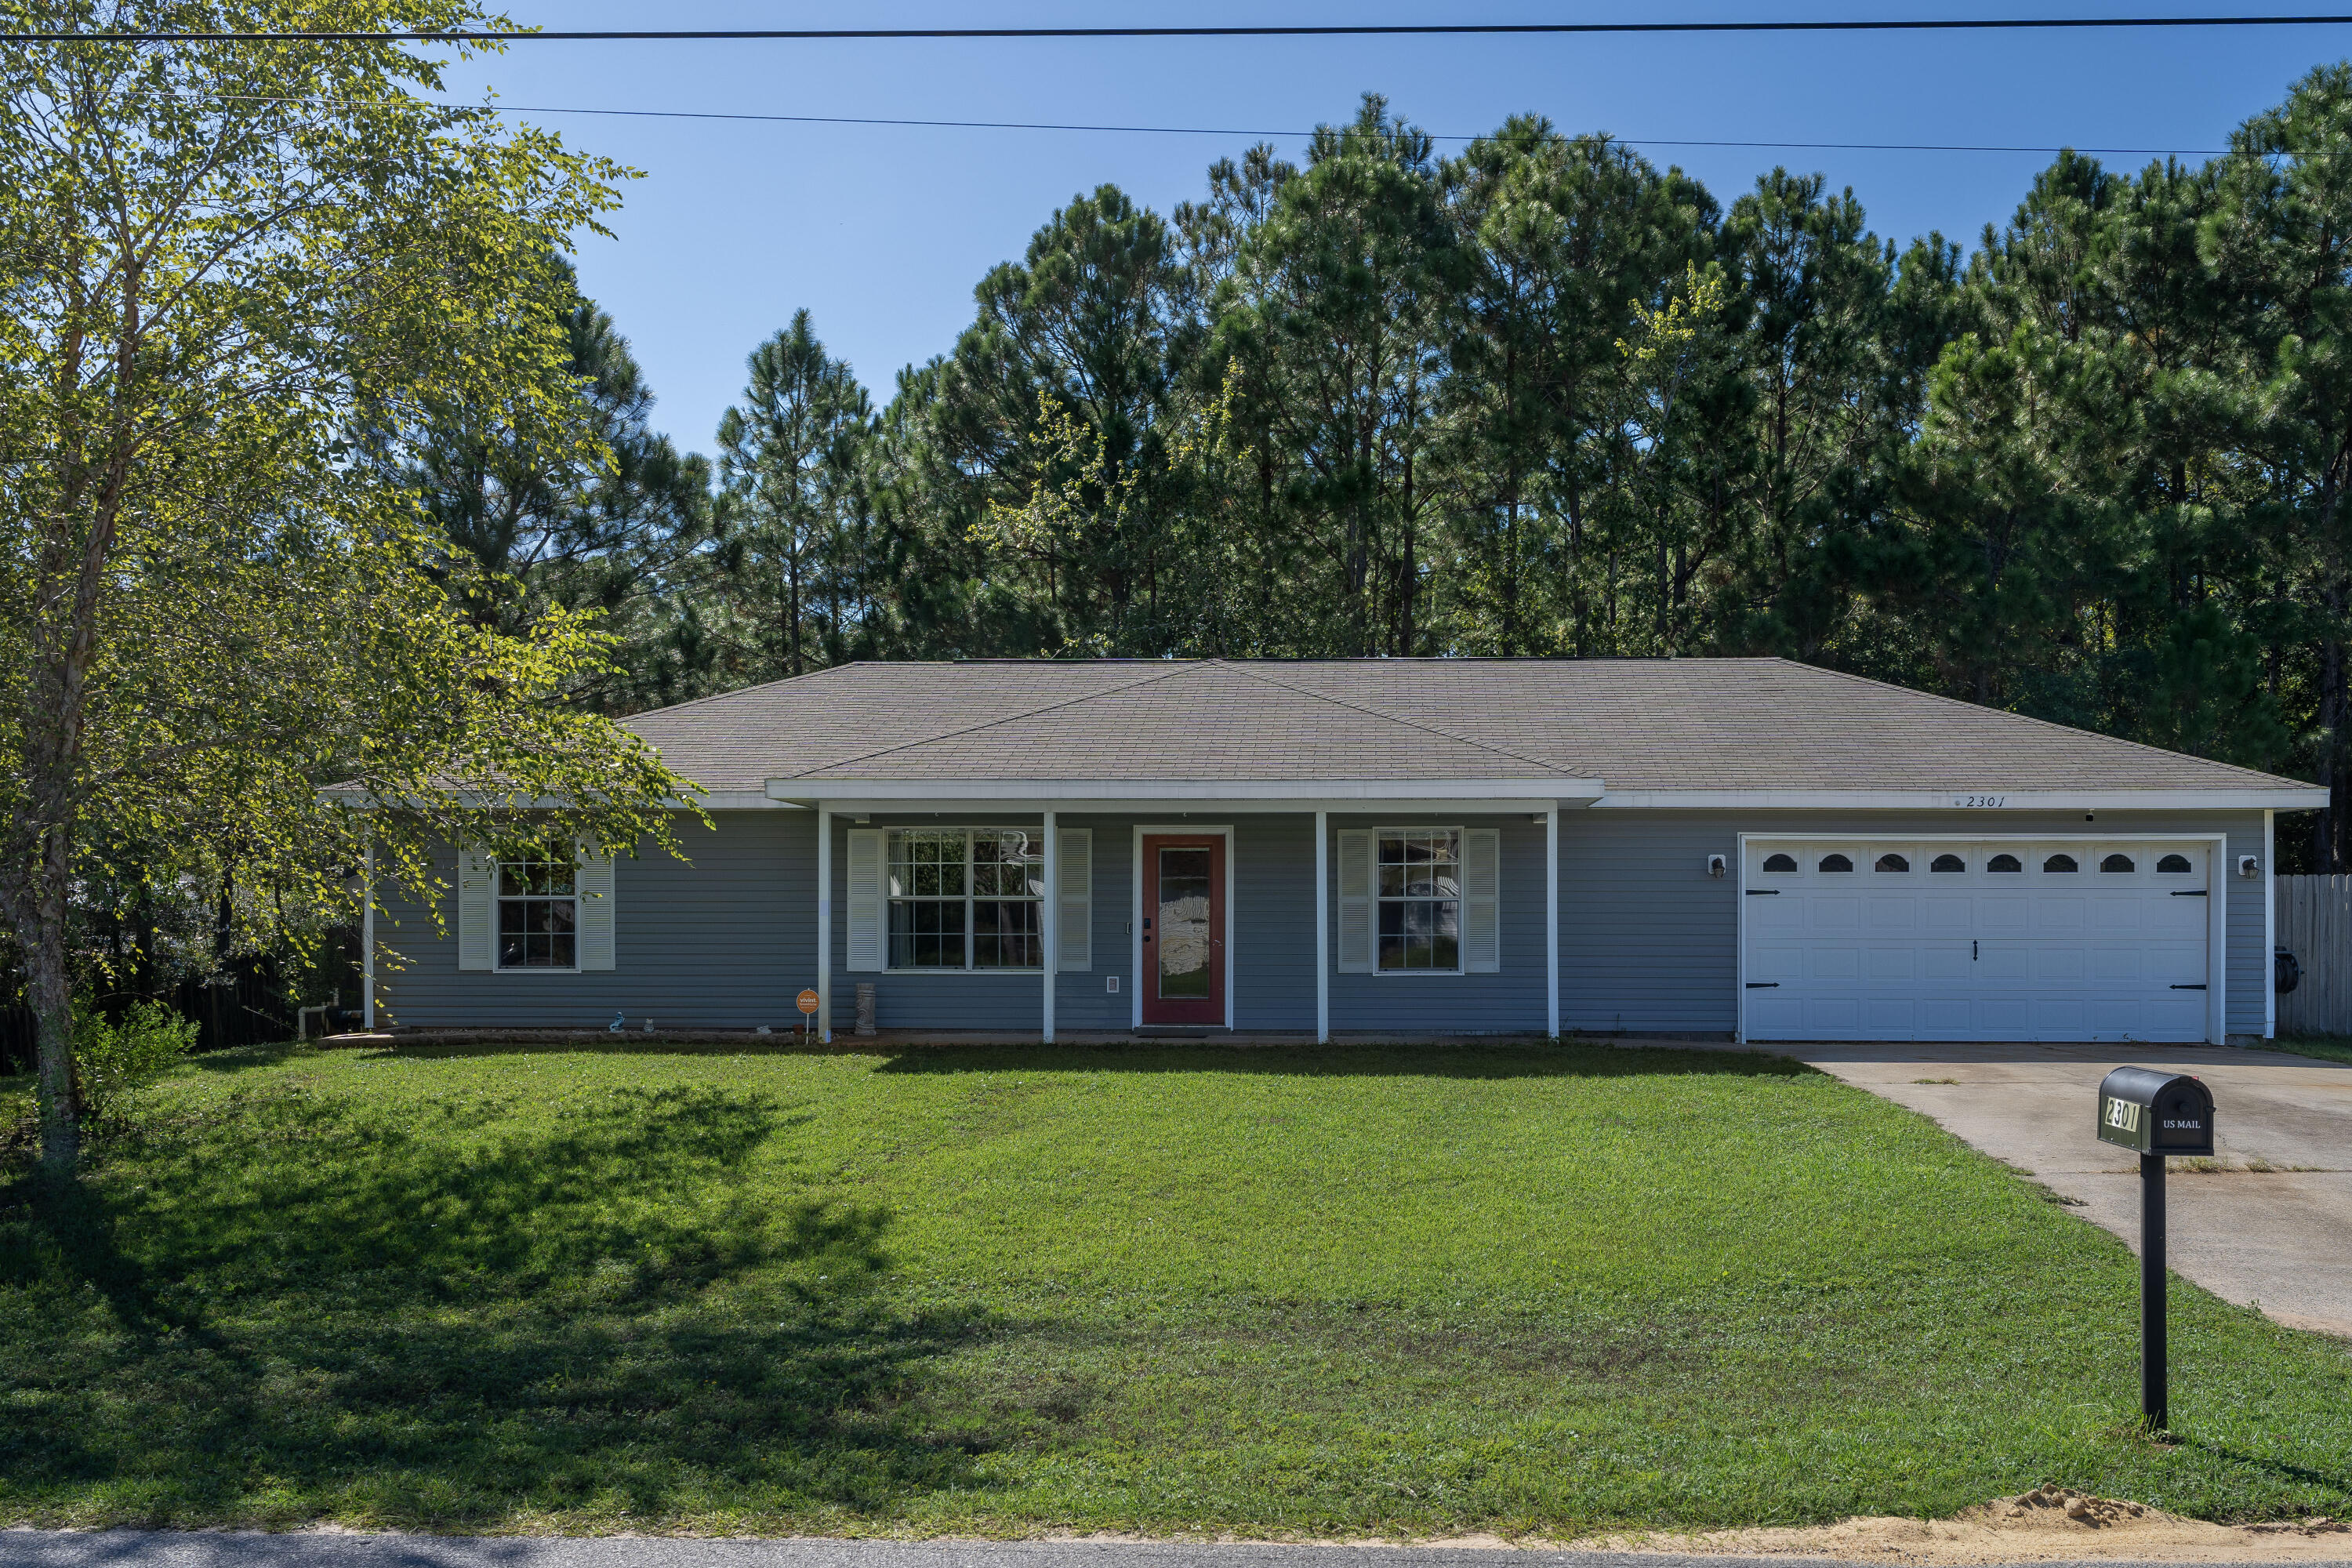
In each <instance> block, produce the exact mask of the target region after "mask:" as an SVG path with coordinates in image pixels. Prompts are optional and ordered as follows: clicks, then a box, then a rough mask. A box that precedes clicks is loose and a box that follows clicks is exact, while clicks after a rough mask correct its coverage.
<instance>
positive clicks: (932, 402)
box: [419, 66, 2352, 869]
mask: <svg viewBox="0 0 2352 1568" xmlns="http://www.w3.org/2000/svg"><path fill="white" fill-rule="evenodd" d="M2347 261H2352V68H2347V67H2345V66H2336V67H2330V68H2325V69H2322V70H2319V71H2315V72H2314V73H2313V74H2312V75H2311V76H2309V77H2308V78H2306V79H2305V80H2304V81H2303V82H2301V83H2300V84H2298V85H2297V86H2296V87H2295V88H2294V90H2293V92H2292V94H2291V95H2290V96H2289V97H2288V99H2287V100H2286V101H2284V103H2283V104H2282V105H2281V106H2280V107H2279V108H2277V109H2276V110H2273V111H2270V112H2268V113H2265V114H2263V115H2261V116H2258V117H2257V118H2255V119H2254V120H2252V121H2249V122H2248V123H2247V124H2246V125H2245V126H2243V127H2242V129H2241V130H2240V131H2239V132H2237V134H2236V135H2235V137H2234V139H2233V152H2232V153H2231V154H2230V155H2228V156H2222V157H2217V158H2214V159H2212V160H2210V161H2209V162H2205V163H2185V162H2181V161H2177V160H2173V161H2166V162H2162V163H2153V164H2151V165H2149V166H2148V167H2147V168H2145V169H2143V170H2141V171H2139V172H2138V173H2136V174H2135V173H2127V172H2119V171H2116V170H2111V169H2108V168H2105V167H2103V166H2102V165H2101V164H2100V163H2098V162H2097V161H2095V160H2094V159H2091V158H2087V157H2082V156H2077V155H2074V154H2071V153H2068V154H2062V155H2060V156H2059V157H2057V158H2056V160H2055V161H2054V162H2053V163H2051V164H2050V165H2049V167H2048V168H2046V169H2045V170H2044V171H2043V172H2042V174H2040V175H2039V176H2038V177H2037V178H2035V179H2034V181H2033V182H2032V185H2031V187H2030V188H2029V189H2028V190H2027V191H2025V192H2024V193H2023V197H2022V200H2021V203H2020V205H2019V206H2018V209H2017V212H2016V215H2015V216H2014V217H2013V218H2012V219H2011V222H2010V223H2009V225H2008V226H2006V227H2004V228H2000V229H1998V230H1995V229H1993V228H1990V227H1988V229H1987V230H1986V232H1985V234H1984V235H1983V237H1982V239H1981V241H1980V243H1979V246H1978V247H1976V248H1975V250H1974V251H1973V252H1972V253H1964V252H1963V250H1962V248H1961V247H1959V246H1958V245H1957V244H1955V243H1952V242H1950V241H1948V240H1947V239H1946V238H1944V237H1942V236H1940V235H1932V234H1931V235H1929V236H1927V237H1925V238H1921V239H1918V240H1916V241H1914V242H1913V243H1912V244H1910V245H1909V246H1908V247H1897V246H1896V245H1895V244H1894V243H1893V242H1891V241H1888V240H1885V239H1883V238H1881V237H1878V236H1876V235H1874V234H1872V233H1871V232H1870V230H1869V229H1868V227H1867V226H1866V224H1865V220H1864V207H1863V205H1862V203H1861V201H1860V200H1859V199H1858V198H1857V197H1856V196H1855V195H1853V193H1851V192H1843V193H1841V192H1833V191H1831V190H1829V189H1827V188H1825V185H1824V184H1823V181H1822V178H1821V177H1820V176H1817V175H1802V174H1792V173H1790V172H1789V171H1788V170H1786V169H1775V170H1773V171H1772V172H1771V173H1769V174H1766V175H1764V176H1763V177H1762V178H1760V179H1759V180H1758V182H1757V183H1756V185H1755V187H1754V188H1753V189H1752V190H1749V191H1748V192H1746V193H1744V194H1742V195H1739V196H1738V197H1737V199H1735V200H1732V201H1731V202H1729V203H1728V204H1726V203H1724V202H1722V201H1720V200H1718V199H1717V197H1716V196H1715V195H1712V194H1711V193H1709V192H1708V191H1707V190H1706V189H1705V188H1704V187H1702V186H1701V185H1700V184H1698V183H1697V182H1696V181H1695V180H1693V179H1691V178H1690V177H1689V176H1687V175H1685V174H1683V173H1681V172H1680V171H1678V170H1675V169H1673V168H1664V169H1662V168H1660V167H1658V166H1656V165H1655V164H1654V163H1651V162H1650V161H1649V160H1647V159H1645V158H1644V157H1643V156H1642V155H1640V154H1639V153H1636V152H1635V151H1633V149H1632V148H1630V147H1628V146H1626V145H1625V144H1624V143H1622V142H1615V141H1613V140H1612V139H1610V138H1608V137H1606V136H1601V135H1587V136H1571V135H1567V134H1563V133H1562V132H1559V131H1558V130H1557V129H1555V128H1554V127H1553V126H1551V125H1550V124H1549V123H1548V122H1546V121H1542V120H1538V119H1529V118H1521V119H1514V120H1511V121H1508V122H1507V123H1506V124H1505V125H1504V126H1503V127H1502V128H1501V129H1500V130H1498V131H1496V132H1495V133H1494V134H1493V135H1491V136H1489V137H1486V138H1485V139H1483V140H1481V141H1478V142H1475V143H1473V144H1471V145H1469V146H1468V147H1467V148H1466V149H1465V151H1463V152H1462V153H1460V155H1459V156H1455V157H1441V156H1439V155H1438V154H1437V153H1436V151H1435V150H1434V148H1433V143H1432V142H1431V139H1430V138H1429V137H1428V136H1426V135H1424V134H1423V133H1422V132H1419V131H1417V130H1415V129H1414V128H1412V126H1411V125H1409V124H1407V123H1406V122H1404V121H1402V120H1400V119H1398V118H1397V117H1396V116H1395V115H1394V114H1392V113H1391V110H1390V109H1389V108H1388V106H1387V105H1386V104H1384V103H1383V102H1381V100H1377V99H1370V98H1368V99H1367V100H1365V101H1364V103H1363V105H1362V108H1361V111H1360V114H1359V115H1358V116H1357V118H1356V119H1355V120H1354V121H1352V122H1351V123H1349V124H1346V125H1341V126H1332V127H1327V128H1325V129H1323V130H1322V131H1320V132H1318V134H1317V135H1316V137H1315V139H1314V141H1313V143H1312V145H1311V147H1310V149H1309V151H1308V153H1307V158H1306V160H1305V162H1304V163H1300V164H1297V165H1293V164H1291V163H1286V162H1284V161H1282V160H1281V159H1280V158H1278V157H1276V155H1275V153H1274V152H1273V151H1272V150H1271V149H1270V148H1265V147H1260V148H1258V149H1255V150H1254V151H1252V152H1251V153H1249V154H1248V155H1247V156H1245V157H1244V158H1243V159H1242V160H1240V161H1239V162H1238V163H1235V162H1230V161H1226V162H1220V163H1216V164H1215V165H1213V167H1212V168H1211V169H1210V171H1209V175H1208V183H1207V190H1206V192H1205V193H1204V194H1203V195H1202V198H1201V199H1200V200H1198V201H1196V202H1188V203H1185V204H1183V205H1179V206H1178V207H1177V208H1176V209H1175V211H1174V212H1173V213H1171V214H1169V215H1167V216H1160V215H1158V214H1155V213H1152V212H1150V211H1149V210H1146V209H1142V208H1139V207H1138V206H1137V205H1135V204H1134V203H1133V202H1132V201H1130V200H1129V198H1128V197H1127V196H1126V195H1123V194H1121V193H1120V192H1119V191H1118V190H1117V189H1116V188H1113V187H1110V186H1105V187H1103V188H1101V189H1098V190H1097V191H1095V192H1094V193H1092V194H1091V195H1081V196H1078V197H1076V198H1075V199H1073V200H1072V201H1071V202H1070V204H1069V205H1067V206H1066V207H1065V208H1063V209H1062V210H1061V211H1059V212H1056V213H1054V214H1053V215H1051V216H1050V217H1049V218H1048V219H1047V221H1046V222H1045V225H1044V226H1042V227H1040V228H1039V229H1038V230H1037V231H1036V234H1035V237H1034V238H1033V240H1032V241H1031V242H1030V245H1029V247H1028V251H1027V253H1026V255H1024V257H1023V258H1021V259H1019V260H1017V261H1009V262H1006V263H1004V264H1003V265H1002V266H1000V267H998V268H995V269H994V270H993V271H992V272H991V273H989V275H988V276H987V277H986V278H984V279H982V280H981V282H980V285H979V287H978V289H976V291H975V292H976V297H977V301H978V311H977V316H976V319H975V320H974V321H973V323H972V324H971V327H970V328H969V329H967V330H966V331H964V332H963V334H962V335H961V338H960V339H959V340H958V341H957V342H956V343H955V344H954V345H953V346H952V348H951V349H950V351H949V352H948V353H944V354H942V355H940V357H938V358H936V359H934V360H932V361H930V362H929V363H926V364H922V365H919V366H915V367H911V368H909V369H908V370H905V371H903V372H901V373H900V374H899V376H898V385H897V387H896V388H895V391H894V392H893V394H892V395H891V396H890V397H889V399H888V400H887V403H885V404H884V405H881V406H880V407H878V408H877V406H876V405H875V403H874V401H873V399H872V398H871V396H870V395H869V394H868V393H867V391H866V389H865V388H864V387H862V386H861V385H859V384H858V383H857V381H856V377H855V376H854V375H853V374H851V372H850V370H849V368H848V367H847V366H846V365H845V364H844V363H840V362H838V361H836V360H834V359H832V358H830V357H829V356H828V355H827V353H826V352H825V350H824V345H823V343H822V342H820V340H819V337H818V335H817V331H816V329H815V326H814V323H813V322H812V321H811V320H810V317H809V315H808V313H807V312H805V311H803V312H801V313H800V314H799V315H797V316H796V317H794V318H793V321H792V322H791V323H790V325H789V326H788V327H787V328H786V329H785V330H784V331H782V332H780V333H779V334H778V335H777V336H776V337H775V338H774V339H773V340H772V341H771V342H766V343H763V344H761V345H760V346H759V347H758V349H757V350H756V351H754V352H753V353H752V354H751V363H750V378H749V384H748V386H747V388H746V390H745V393H744V395H743V398H742V400H741V402H740V404H739V405H738V406H736V407H735V408H733V409H731V410H730V412H729V413H728V415H727V416H726V418H725V420H724V422H723V424H722V426H721V428H720V429H719V432H718V443H717V457H716V458H715V460H713V461H710V462H707V463H706V462H705V461H704V460H703V459H701V458H683V457H680V456H679V455H678V454H677V451H676V450H675V448H674V447H672V446H671V444H670V443H669V442H668V441H667V440H666V439H664V438H662V437H658V436H656V435H655V434H653V433H652V432H651V430H650V429H649V428H648V427H647V425H646V414H647V407H648V404H649V397H648V395H647V392H646V388H645V386H644V385H643V384H642V382H641V380H640V378H639V376H638V374H637V372H636V370H635V366H634V364H633V363H631V361H630V359H629V356H628V353H627V351H626V347H625V343H624V342H622V341H621V339H620V338H619V336H618V335H617V334H616V332H615V330H614V324H613V323H612V322H611V321H609V320H608V319H606V318H605V317H604V316H603V315H601V314H600V313H599V312H598V311H597V310H595V308H594V307H593V304H591V303H589V302H587V301H585V300H576V301H575V302H574V303H573V306H572V322H573V340H574V342H575V349H576V359H577V364H578V369H579V371H580V373H581V374H583V377H585V378H586V384H588V386H589V387H590V388H591V392H590V397H589V401H590V402H591V403H592V404H593V406H594V408H595V410H597V411H598V417H599V419H600V422H601V425H602V427H603V428H604V432H605V434H606V435H607V437H608V438H609V439H610V440H611V442H612V445H613V447H614V451H615V452H616V454H617V457H618V461H617V464H616V466H615V467H614V468H613V469H612V470H611V471H609V472H607V473H604V474H603V475H579V474H576V473H567V472H563V471H560V465H558V466H555V467H550V466H548V465H542V464H540V463H538V462H537V461H536V460H535V459H534V458H533V455H532V454H531V453H530V452H529V451H528V450H518V449H516V448H515V447H514V446H513V444H511V443H506V444H501V443H500V442H499V441H498V440H495V439H488V438H475V437H467V435H466V434H465V432H464V431H462V430H453V431H452V432H451V437H450V439H449V440H448V441H447V442H446V444H445V447H444V454H445V455H444V457H443V458H441V459H439V460H438V466H436V467H435V468H433V470H432V471H431V472H428V473H425V474H422V475H420V476H419V478H420V479H422V480H423V481H424V483H425V488H426V489H427V492H428V494H429V495H430V496H431V497H432V500H433V504H434V506H435V508H436V511H437V512H438V513H439V514H440V515H441V516H442V517H443V519H444V521H445V522H446V526H447V528H448V529H449V531H450V532H451V534H452V536H453V537H454V538H455V539H457V541H459V542H461V543H463V544H464V545H465V546H466V547H467V549H468V551H469V552H472V553H473V554H475V555H476V556H478V558H479V559H480V561H481V563H482V564H483V565H485V566H488V567H491V568H494V569H497V570H499V571H505V572H511V573H512V574H513V575H514V578H515V581H516V583H517V584H520V586H519V589H518V590H517V591H515V592H514V593H513V594H512V595H509V598H508V599H506V600H504V601H501V602H499V603H497V604H488V603H486V604H485V605H483V607H482V609H481V612H480V613H482V614H484V615H486V616H500V617H511V618H515V619H517V620H518V621H520V620H525V619H528V617H529V616H530V615H531V614H532V613H533V611H534V608H535V606H537V605H543V604H545V603H548V602H551V601H560V602H562V603H564V604H567V605H594V606H599V607H601V608H603V609H604V610H605V611H606V612H607V613H608V614H609V616H611V621H610V624H611V625H612V626H613V627H614V629H617V630H618V631H620V632H621V633H622V634H623V635H624V637H625V663H624V668H622V669H621V670H620V671H618V672H617V673H615V674H614V675H613V676H612V677H610V678H608V679H604V681H602V682H601V683H600V684H598V685H597V686H596V687H594V689H590V690H587V691H584V692H583V693H582V695H583V698H584V699H585V700H588V701H590V702H592V703H593V704H595V705H596V706H598V707H601V708H603V709H604V710H607V711H614V712H624V711H629V710H636V709H640V708H643V707H646V706H650V705H654V704H658V703H666V702H670V701H675V700H681V699H685V698H690V697H694V696H698V695H702V694H705V693H708V692H712V691H718V690H723V689H729V688H732V687H737V686H740V685H744V684H747V683H750V682H754V681H761V680H767V679H774V678H777V677H781V676H787V675H793V674H796V673H800V672H803V671H805V670H808V669H811V668H819V667H822V666H824V665H827V664H831V663H835V662H837V661H841V660H845V659H852V658H945V657H973V656H991V655H1022V656H1034V655H1064V654H1069V655H1079V654H1084V655H1120V656H1132V657H1157V656H1162V655H1198V654H1221V655H1234V656H1252V657H1309V656H1340V655H1545V656H1566V655H1574V656H1594V655H1601V656H1655V655H1665V654H1757V653H1772V654H1784V655H1787V656H1789V657H1790V658H1798V659H1803V660H1807V661H1810V662H1812V663H1816V664H1822V665H1826V666H1830V667H1832V668H1839V669H1844V670H1850V671H1853V672H1856V673H1860V674H1864V675H1869V676H1874V677H1878V678H1881V679H1888V680H1894V681H1900V682H1903V683H1905V684H1906V685H1911V686H1916V687H1919V688H1922V689H1927V690H1930V691H1936V692H1941V693H1945V694H1947V695H1949V696H1952V697H1957V698H1962V699H1965V700H1969V701H1973V702H1980V703H1989V704H1992V705H1995V706H1998V707H2001V708H2006V709H2011V710H2017V711H2020V712H2023V713H2029V714H2033V715H2037V716H2040V717H2043V718H2047V719H2051V720H2055V721H2060V722H2063V723H2067V724H2074V725H2081V726H2084V727H2087V728H2091V729H2095V730H2101V731H2108V732H2111V733H2115V734H2119V735H2125V736H2128V737H2131V738H2133V739H2136V740H2141V741H2145V742H2149V743H2150V744H2154V745H2158V746H2166V747H2173V748H2178V749H2179V750H2182V751H2187V752H2195V753H2198V754H2200V755H2204V756H2210V757H2215V758H2221V759H2225V760H2228V761H2231V762H2236V763H2245V764H2249V765H2252V766H2256V767H2261V768H2266V769H2273V770H2277V771H2281V772H2286V773H2294V774H2296V775H2299V776H2305V777H2312V778H2315V779H2317V780H2319V781H2322V782H2325V783H2327V784H2332V785H2333V787H2334V788H2335V791H2336V800H2337V803H2338V806H2337V809H2336V810H2334V811H2331V812H2328V813H2324V814H2321V817H2320V819H2319V822H2318V826H2316V828H2315V829H2311V828H2307V827H2306V826H2305V824H2303V823H2296V824H2294V825H2293V830H2292V831H2291V832H2286V833H2284V834H2283V842H2282V846H2281V851H2282V860H2283V863H2284V865H2286V866H2287V867H2289V868H2301V869H2343V868H2347V866H2352V813H2347V811H2346V810H2345V809H2344V806H2345V805H2346V804H2347V793H2346V792H2347V760H2348V759H2347V749H2346V746H2345V742H2344V731H2345V729H2346V725H2347V668H2346V651H2345V650H2346V645H2347V641H2348V640H2352V532H2348V531H2347V519H2346V518H2345V516H2344V515H2343V506H2342V500H2343V496H2344V492H2345V488H2346V484H2347V479H2352V276H2347ZM565 286H566V287H569V283H568V279H567V282H566V284H565Z"/></svg>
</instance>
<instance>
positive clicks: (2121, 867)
mask: <svg viewBox="0 0 2352 1568" xmlns="http://www.w3.org/2000/svg"><path fill="white" fill-rule="evenodd" d="M2099 869H2100V870H2102V871H2104V872H2106V873H2108V874H2109V875H2111V876H2113V875H2120V874H2122V873H2126V872H2131V871H2137V870H2138V869H2139V868H2138V867H2137V866H2136V865H2134V864H2133V863H2132V858H2131V857H2130V856H2128V855H2106V856H2102V857H2101V858H2100V860H2099Z"/></svg>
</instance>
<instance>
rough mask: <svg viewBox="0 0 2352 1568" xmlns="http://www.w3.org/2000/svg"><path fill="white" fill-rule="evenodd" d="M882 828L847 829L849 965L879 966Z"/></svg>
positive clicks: (863, 968)
mask: <svg viewBox="0 0 2352 1568" xmlns="http://www.w3.org/2000/svg"><path fill="white" fill-rule="evenodd" d="M883 903H884V900H883V898H882V829H880V828H878V827H853V828H851V829H850V830H849V947H848V958H849V967H850V968H851V969H852V970H853V971H855V972H856V973H868V972H871V971H874V970H878V969H880V968H881V967H882V913H883Z"/></svg>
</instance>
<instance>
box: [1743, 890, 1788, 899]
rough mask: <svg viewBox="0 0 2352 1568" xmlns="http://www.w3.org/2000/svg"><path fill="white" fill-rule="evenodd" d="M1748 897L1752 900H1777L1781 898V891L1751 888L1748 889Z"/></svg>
mask: <svg viewBox="0 0 2352 1568" xmlns="http://www.w3.org/2000/svg"><path fill="white" fill-rule="evenodd" d="M1748 897H1749V898H1751V899H1777V898H1779V897H1780V889H1778V888H1750V889H1748Z"/></svg>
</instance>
